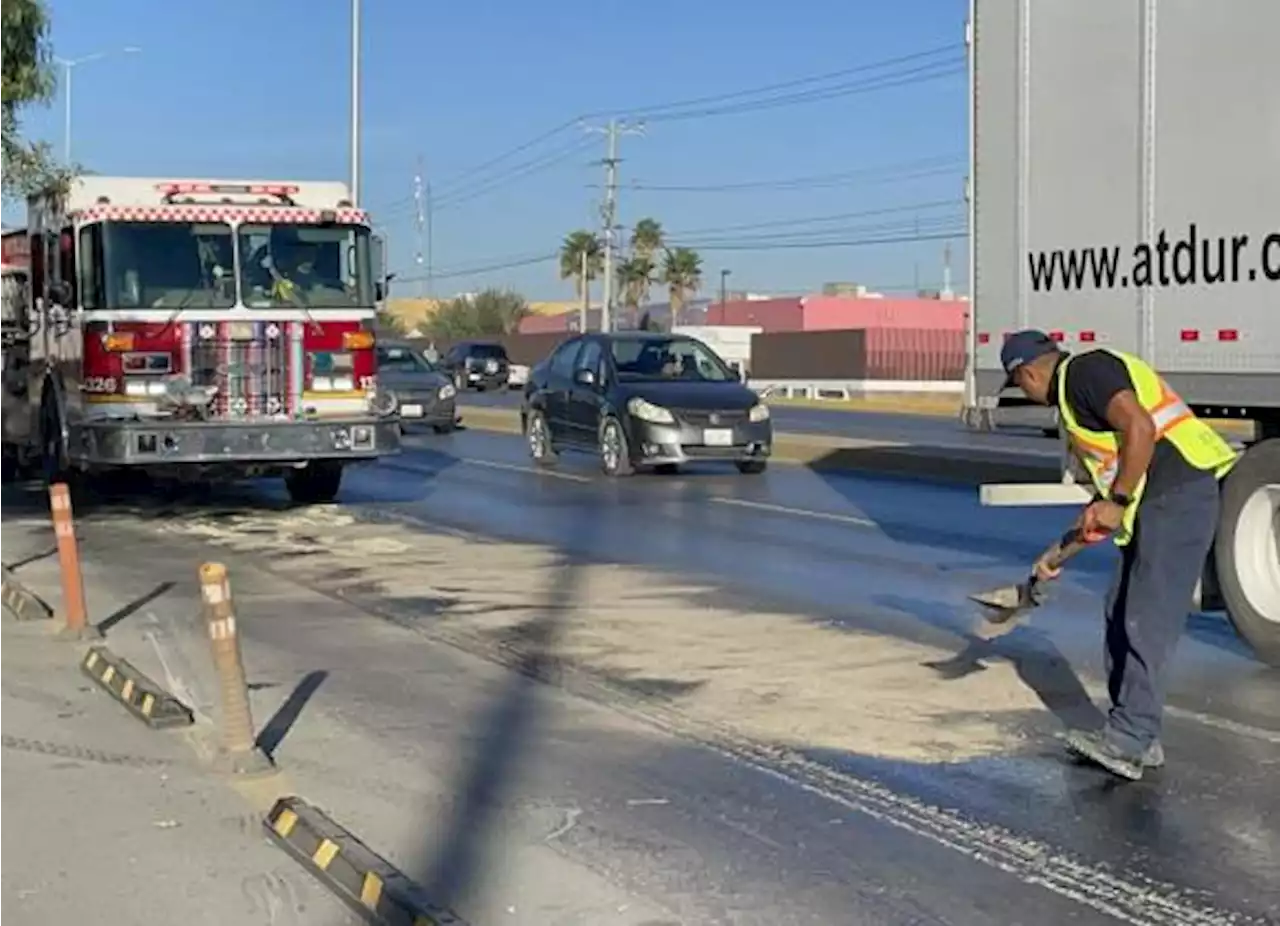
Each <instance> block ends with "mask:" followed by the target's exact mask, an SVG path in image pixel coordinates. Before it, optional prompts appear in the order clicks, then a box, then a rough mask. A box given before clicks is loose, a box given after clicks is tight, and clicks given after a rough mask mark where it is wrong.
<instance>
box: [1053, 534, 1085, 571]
mask: <svg viewBox="0 0 1280 926" xmlns="http://www.w3.org/2000/svg"><path fill="white" fill-rule="evenodd" d="M1087 546H1089V541H1088V540H1087V539H1086V538H1085V534H1084V531H1082V530H1081V529H1080V528H1078V527H1073V528H1071V530H1069V531H1067V532H1066V533H1065V534H1063V535H1062V536H1061V537H1059V538H1058V539H1057V540H1056V541H1055V542H1054V544H1053V546H1051V547H1049V549H1047V550H1045V551H1044V553H1043V554H1042V555H1041V559H1043V560H1044V561H1045V563H1046V564H1047V565H1048V566H1049V568H1050V569H1060V568H1061V567H1062V564H1063V563H1065V562H1066V561H1067V560H1069V559H1071V557H1073V556H1075V555H1076V554H1077V553H1079V552H1080V551H1081V550H1083V549H1084V548H1085V547H1087Z"/></svg>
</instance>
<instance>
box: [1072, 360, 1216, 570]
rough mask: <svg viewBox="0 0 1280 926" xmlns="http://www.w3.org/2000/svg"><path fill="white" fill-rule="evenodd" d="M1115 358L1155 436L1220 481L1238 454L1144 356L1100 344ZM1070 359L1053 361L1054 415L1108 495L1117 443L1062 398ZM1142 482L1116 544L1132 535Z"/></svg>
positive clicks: (1122, 543) (1117, 463) (1144, 483)
mask: <svg viewBox="0 0 1280 926" xmlns="http://www.w3.org/2000/svg"><path fill="white" fill-rule="evenodd" d="M1102 349H1103V350H1106V351H1107V353H1109V354H1112V355H1113V356H1115V357H1117V358H1118V359H1119V360H1120V361H1121V362H1122V363H1124V365H1125V368H1126V369H1127V370H1128V371H1129V378H1130V379H1131V380H1132V381H1133V387H1134V391H1135V393H1136V394H1137V396H1138V402H1139V404H1141V405H1142V407H1143V408H1144V409H1146V410H1147V414H1149V415H1150V416H1151V420H1152V421H1154V422H1155V426H1156V440H1160V439H1162V438H1163V439H1164V440H1167V441H1168V442H1169V443H1170V444H1172V445H1173V446H1174V448H1175V449H1176V450H1177V451H1178V453H1180V454H1181V455H1182V458H1183V459H1184V460H1186V461H1187V463H1188V464H1190V465H1191V466H1193V467H1195V468H1196V469H1199V470H1206V471H1212V472H1213V474H1214V476H1215V477H1216V478H1218V479H1221V478H1222V477H1223V476H1225V475H1226V474H1227V473H1229V472H1230V471H1231V468H1232V467H1233V466H1235V464H1236V460H1237V459H1238V458H1239V455H1238V454H1237V453H1236V451H1235V449H1234V448H1233V447H1232V446H1231V445H1230V444H1228V443H1227V442H1226V441H1225V440H1224V439H1223V437H1222V435H1221V434H1219V433H1218V432H1217V431H1215V430H1214V429H1213V427H1212V426H1210V425H1208V424H1206V423H1205V422H1204V421H1201V420H1200V419H1199V418H1197V417H1196V415H1195V412H1193V411H1192V410H1191V409H1190V407H1188V405H1187V403H1186V402H1184V401H1183V400H1182V397H1181V396H1179V395H1178V394H1177V393H1176V392H1174V391H1173V390H1172V389H1171V388H1169V384H1168V383H1166V382H1165V381H1164V379H1163V378H1162V377H1161V376H1160V374H1159V373H1157V372H1156V371H1155V370H1153V369H1152V368H1151V366H1150V364H1148V363H1147V362H1146V361H1145V360H1142V359H1141V358H1139V357H1135V356H1134V355H1132V354H1127V353H1125V352H1124V351H1118V350H1111V349H1110V348H1102ZM1071 359H1072V358H1071V357H1070V356H1068V357H1065V358H1064V359H1063V361H1062V362H1061V363H1060V364H1058V413H1059V414H1060V415H1061V417H1062V426H1063V427H1064V428H1065V429H1066V432H1067V438H1068V440H1069V441H1070V442H1071V448H1072V450H1073V451H1074V452H1075V454H1076V456H1077V457H1079V459H1080V462H1081V463H1083V464H1084V468H1085V470H1086V471H1088V473H1089V478H1090V479H1092V480H1093V485H1094V488H1096V489H1097V490H1098V492H1099V493H1101V494H1102V495H1109V494H1110V493H1111V484H1112V483H1113V482H1115V478H1116V474H1117V473H1118V472H1119V470H1120V442H1119V440H1118V439H1117V436H1116V434H1115V433H1113V432H1111V431H1090V430H1089V429H1088V428H1085V427H1081V425H1080V422H1079V421H1078V420H1076V415H1075V412H1074V411H1073V410H1072V408H1071V405H1070V403H1068V402H1067V389H1066V383H1067V378H1066V377H1067V367H1068V366H1070V364H1071ZM1146 486H1147V477H1146V475H1145V474H1143V477H1142V479H1141V480H1140V481H1139V482H1138V487H1137V488H1136V489H1135V490H1134V492H1133V495H1132V497H1131V500H1130V504H1129V506H1128V508H1126V509H1125V512H1124V520H1123V522H1122V524H1121V527H1120V530H1118V531H1116V534H1115V542H1116V546H1120V547H1123V546H1125V545H1126V544H1128V543H1129V541H1130V540H1132V539H1133V526H1134V523H1135V521H1136V520H1137V516H1138V505H1139V504H1140V503H1141V501H1142V493H1143V491H1144V490H1145V489H1146Z"/></svg>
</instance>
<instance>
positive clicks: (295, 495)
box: [284, 460, 342, 505]
mask: <svg viewBox="0 0 1280 926" xmlns="http://www.w3.org/2000/svg"><path fill="white" fill-rule="evenodd" d="M284 485H285V488H286V489H288V491H289V498H290V500H291V501H292V502H293V503H294V504H295V505H324V504H327V503H329V502H331V501H333V500H334V499H335V498H337V497H338V489H339V487H340V486H341V485H342V464H341V463H330V462H327V461H323V460H317V461H316V462H314V463H308V464H307V465H306V466H304V467H303V468H302V469H295V470H290V471H289V473H288V475H286V476H285V477H284Z"/></svg>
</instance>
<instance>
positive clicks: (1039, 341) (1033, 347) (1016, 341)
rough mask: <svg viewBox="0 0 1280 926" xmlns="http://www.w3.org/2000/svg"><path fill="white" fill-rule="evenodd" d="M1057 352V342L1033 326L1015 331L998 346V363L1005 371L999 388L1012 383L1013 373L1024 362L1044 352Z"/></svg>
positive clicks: (1004, 387)
mask: <svg viewBox="0 0 1280 926" xmlns="http://www.w3.org/2000/svg"><path fill="white" fill-rule="evenodd" d="M1057 353H1060V351H1059V350H1058V345H1057V343H1056V342H1055V341H1054V340H1053V338H1051V337H1049V336H1048V335H1047V334H1045V333H1044V332H1043V331H1037V330H1035V329H1034V328H1027V329H1025V330H1023V331H1015V332H1014V333H1013V334H1011V335H1009V338H1008V340H1006V341H1005V342H1004V347H1002V348H1000V365H1001V366H1002V367H1004V372H1005V379H1004V385H1003V386H1002V387H1001V389H1008V388H1009V387H1010V386H1012V385H1013V374H1014V373H1016V372H1017V371H1018V367H1020V366H1022V365H1023V364H1024V363H1030V362H1031V361H1033V360H1036V359H1038V358H1040V357H1043V356H1044V355H1045V354H1057Z"/></svg>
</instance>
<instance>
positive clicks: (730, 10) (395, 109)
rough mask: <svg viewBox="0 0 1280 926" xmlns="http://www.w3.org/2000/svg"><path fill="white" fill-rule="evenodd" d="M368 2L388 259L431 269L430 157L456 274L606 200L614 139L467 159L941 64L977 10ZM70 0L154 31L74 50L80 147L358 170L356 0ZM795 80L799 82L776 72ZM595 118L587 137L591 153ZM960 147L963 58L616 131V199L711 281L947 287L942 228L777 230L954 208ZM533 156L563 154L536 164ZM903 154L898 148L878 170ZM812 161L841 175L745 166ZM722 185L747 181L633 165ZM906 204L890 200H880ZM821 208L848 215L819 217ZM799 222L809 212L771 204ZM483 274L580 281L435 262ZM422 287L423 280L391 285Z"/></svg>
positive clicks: (56, 130)
mask: <svg viewBox="0 0 1280 926" xmlns="http://www.w3.org/2000/svg"><path fill="white" fill-rule="evenodd" d="M363 6H364V16H363V32H364V42H363V47H364V109H363V119H364V130H365V131H364V148H363V157H364V164H363V168H364V169H363V191H362V200H363V204H364V205H365V206H366V207H368V208H370V209H372V210H373V211H374V216H375V220H376V221H378V222H379V224H380V225H382V226H383V227H384V228H385V229H386V231H387V233H388V236H389V239H390V241H391V257H392V261H391V262H392V265H393V269H395V270H397V271H399V272H401V273H402V275H405V276H409V275H411V274H414V272H415V268H414V264H413V252H414V223H413V208H412V202H411V200H409V199H408V197H410V194H411V193H412V177H413V173H414V168H415V162H416V160H417V158H418V157H419V156H421V157H422V158H423V161H424V163H425V165H426V174H427V176H428V178H429V179H430V180H431V181H432V187H433V190H434V191H435V192H436V200H437V202H438V203H439V208H438V209H437V210H436V211H435V212H434V215H433V219H434V221H433V225H434V231H435V244H434V248H433V256H434V265H435V268H436V271H437V273H439V274H441V275H443V274H447V273H448V272H449V271H451V270H459V269H461V270H467V269H470V268H474V267H479V266H486V265H490V264H504V263H508V262H510V261H514V260H518V259H521V258H529V257H536V256H538V255H539V254H543V253H550V252H552V251H554V250H555V249H556V247H557V245H558V242H559V240H560V239H561V238H562V237H563V235H564V234H565V233H567V232H568V231H571V230H572V229H574V228H578V227H584V226H587V225H588V224H597V223H598V221H599V220H598V212H597V209H598V202H599V198H600V195H601V190H600V188H599V187H600V184H601V181H602V177H603V168H602V167H601V166H600V165H599V164H598V163H597V162H598V160H599V158H601V157H602V156H603V154H604V140H603V137H602V136H600V135H588V134H585V133H584V132H583V131H582V130H581V129H578V128H576V127H571V128H569V129H567V130H565V131H564V132H561V133H559V134H557V135H555V136H553V137H551V138H548V139H547V140H546V141H545V142H543V143H540V144H539V145H536V146H534V147H531V148H529V149H528V150H527V151H524V152H521V153H520V154H517V155H515V156H513V157H512V158H511V159H509V160H506V161H503V162H501V163H499V164H497V165H494V166H493V167H492V168H491V169H489V170H488V171H486V172H483V173H480V174H468V173H467V172H468V171H470V170H471V169H472V168H474V167H476V166H477V165H480V164H482V163H484V162H485V161H487V160H489V159H491V158H493V157H495V156H497V155H500V154H502V153H504V152H507V151H509V150H510V149H512V148H513V147H516V146H518V145H521V144H522V143H524V142H526V141H529V140H530V139H532V138H535V137H536V136H538V135H540V134H541V133H543V132H545V131H546V130H548V129H550V128H553V127H555V126H557V125H560V124H563V123H565V122H566V121H568V120H571V119H573V118H574V117H575V116H577V115H579V114H582V113H596V114H599V115H597V117H596V118H595V119H593V120H592V121H591V124H600V123H601V122H603V120H604V118H605V115H604V114H607V113H613V112H617V113H620V114H622V113H626V112H627V111H633V110H637V109H641V108H644V107H650V106H655V105H661V104H666V103H670V102H672V101H681V100H688V99H690V98H701V97H707V96H714V95H720V94H729V93H735V92H737V91H742V90H746V89H750V88H755V87H761V86H765V85H770V84H776V83H780V82H785V81H792V80H796V79H800V78H804V77H807V76H809V75H815V74H822V73H826V72H831V71H836V70H840V69H851V68H856V67H859V66H862V65H869V64H875V63H876V62H883V61H886V60H888V59H892V58H896V57H900V56H906V55H911V54H913V53H916V52H921V51H924V50H929V49H941V48H942V47H943V46H948V45H953V46H954V50H953V51H952V52H950V53H948V52H941V51H940V52H939V53H938V55H935V56H934V57H932V58H925V59H913V60H912V61H907V62H904V63H902V64H898V65H893V66H892V67H886V69H882V70H880V71H870V72H865V74H866V76H864V75H863V74H860V73H853V74H850V75H848V76H845V77H842V78H833V79H832V80H830V81H826V82H819V83H815V84H805V85H800V86H799V91H806V90H809V89H812V88H818V89H820V88H822V87H826V86H837V85H839V86H843V87H851V86H853V82H856V81H865V80H867V79H869V78H870V77H874V75H876V74H883V73H890V72H891V73H893V74H905V75H908V76H910V75H911V74H920V75H927V74H928V73H932V72H929V71H927V70H919V71H917V70H912V69H916V68H920V67H922V64H921V62H923V65H924V66H929V65H931V64H934V63H936V64H937V65H938V67H939V68H942V67H944V66H945V64H946V62H947V61H951V60H955V58H956V56H958V55H960V53H961V41H962V37H963V22H964V16H965V8H966V4H965V2H964V0H895V2H892V3H887V2H877V0H844V2H840V0H791V2H788V3H777V2H765V0H698V2H693V3H690V2H679V3H678V2H675V0H653V2H650V3H647V4H642V5H637V4H633V3H628V4H624V3H621V2H616V0H598V2H596V3H594V4H590V5H587V6H583V5H581V4H558V5H555V6H553V5H551V4H547V3H533V2H529V0H476V2H471V3H439V2H427V0H421V2H411V0H364V3H363ZM51 7H52V11H53V16H54V34H53V39H54V44H55V51H56V53H57V54H59V55H62V56H65V57H69V58H77V57H80V56H82V55H86V54H91V53H94V52H99V51H112V50H114V49H120V48H123V47H125V46H129V45H134V46H139V47H140V48H141V52H140V53H138V54H129V55H124V54H121V55H112V56H110V57H107V58H103V59H101V60H98V61H94V62H91V63H89V64H86V65H83V66H81V67H79V68H77V70H76V78H75V93H74V99H73V102H74V105H75V111H74V114H73V116H74V132H73V143H74V158H75V160H77V161H79V162H80V163H83V164H85V165H86V166H88V167H90V168H91V169H93V170H95V171H97V172H98V173H103V174H139V175H159V176H229V177H234V176H252V177H267V178H273V179H274V178H281V179H286V178H295V177H297V178H335V179H339V178H345V177H346V176H347V173H348V156H347V137H348V122H347V120H348V87H349V83H348V81H349V70H348V68H349V53H348V49H349V45H350V32H349V24H350V14H349V4H348V2H347V0H253V2H250V0H219V3H217V4H213V5H208V4H195V3H172V2H169V3H162V2H158V0H111V2H110V3H103V2H101V0H53V2H52V3H51ZM949 55H950V57H949ZM791 92H798V91H796V90H789V91H777V93H791ZM766 96H767V94H766ZM760 98H761V97H760V96H748V97H742V98H735V99H734V100H732V101H731V102H740V101H747V102H749V101H751V100H757V99H760ZM716 105H718V104H708V105H706V106H701V107H698V106H694V107H690V108H689V110H688V111H694V112H696V111H699V110H700V109H701V110H705V109H713V108H715V106H716ZM671 111H672V110H668V112H671ZM25 125H26V128H27V131H28V132H29V133H30V134H32V135H36V136H40V137H43V138H46V139H48V140H50V141H51V142H53V143H54V144H55V145H56V146H59V150H60V145H61V143H62V100H61V98H59V99H58V100H56V101H55V104H54V106H53V107H52V108H51V109H49V110H47V111H32V112H29V113H28V114H27V115H26V117H25ZM578 139H585V140H584V141H582V145H583V147H582V149H581V150H577V149H575V147H574V146H575V141H576V140H578ZM964 151H965V78H964V75H963V73H958V74H951V75H950V76H944V77H941V78H938V79H930V80H920V81H915V79H914V78H910V79H909V80H907V81H906V82H904V85H903V86H898V87H893V88H889V89H881V90H877V91H874V92H859V93H856V94H849V93H841V94H840V95H837V96H835V97H833V98H830V99H826V100H821V101H817V102H808V103H804V104H800V105H787V106H777V107H773V108H764V109H759V108H757V109H750V110H749V111H746V112H740V113H735V114H720V115H704V116H701V117H698V118H686V119H679V120H662V119H657V118H653V119H651V120H649V121H648V123H647V125H646V134H645V135H644V136H643V137H630V136H629V137H625V138H624V139H623V140H622V151H621V154H622V156H623V158H624V160H623V163H622V165H621V167H620V171H621V183H622V190H621V193H620V200H619V220H620V222H621V223H622V224H623V225H629V224H631V223H633V222H634V221H635V220H636V219H637V218H639V217H642V216H646V215H652V216H654V217H656V218H658V219H660V220H661V221H662V222H663V224H664V225H665V226H666V227H667V229H668V230H669V231H670V232H671V233H672V234H673V236H679V237H681V238H683V239H684V240H686V241H688V242H690V243H699V242H701V243H702V244H703V245H704V247H705V249H704V250H703V256H704V266H705V274H706V288H707V289H708V290H714V289H715V288H716V287H717V286H718V276H719V271H720V269H721V268H727V269H729V270H730V271H731V272H732V278H731V280H732V282H731V287H732V288H735V289H738V288H741V289H753V290H760V291H772V292H784V291H792V292H800V291H805V290H808V289H812V288H816V287H818V286H819V285H820V284H821V283H822V282H824V281H828V280H856V281H859V282H864V283H866V284H869V285H872V286H875V287H883V288H888V287H903V286H906V287H909V286H910V285H911V284H912V283H913V282H914V281H915V280H917V279H919V280H920V282H921V284H922V285H925V286H936V285H937V284H938V282H939V280H940V279H941V265H942V260H943V257H942V252H943V247H944V242H943V241H941V240H932V241H919V242H902V243H894V244H877V245H873V246H861V247H804V248H797V247H788V248H783V247H779V246H778V245H780V244H783V243H789V244H791V243H806V242H808V241H811V240H813V239H812V237H811V236H812V235H813V234H814V230H815V229H827V230H829V234H827V235H824V236H820V239H819V240H824V241H825V240H845V241H849V240H854V241H856V240H860V239H865V238H868V237H872V238H876V237H897V238H900V237H912V236H913V235H914V234H916V233H924V232H928V231H929V230H930V229H939V230H949V228H950V227H951V225H949V224H948V221H949V220H947V217H948V216H949V217H952V218H953V219H954V217H956V216H959V215H960V214H961V207H960V206H959V205H958V204H957V205H956V206H953V207H949V206H945V205H937V206H930V207H928V208H921V209H915V208H907V207H914V206H916V204H924V203H937V204H943V203H946V202H947V201H951V200H955V201H956V202H957V203H958V202H959V198H960V197H961V195H962V191H963V174H964V166H963V158H964ZM531 163H534V164H539V165H542V164H546V165H547V166H546V167H545V169H539V170H534V171H529V172H527V173H523V174H519V171H520V169H521V165H528V164H531ZM902 165H918V169H917V168H912V169H908V168H902V169H898V168H901V167H902ZM885 167H889V168H894V169H892V170H889V171H888V172H885V173H878V172H877V171H878V170H879V169H881V168H885ZM517 174H519V175H517ZM831 175H835V176H834V177H832V176H831ZM814 177H819V178H826V179H822V180H803V181H802V182H799V183H781V184H775V185H773V186H772V187H768V186H766V187H761V186H759V185H757V186H754V187H753V186H751V184H755V183H757V181H791V180H794V179H795V178H814ZM490 178H491V179H490ZM490 182H491V183H492V186H491V187H488V188H487V191H486V192H484V193H483V195H476V194H477V193H478V192H480V188H481V185H482V184H486V183H490ZM741 184H747V186H745V187H743V186H741ZM717 185H718V186H721V187H724V186H728V187H730V189H727V190H725V189H721V190H718V191H707V190H689V189H680V190H655V189H640V188H633V187H707V186H713V187H714V186H717ZM734 185H739V186H737V187H736V188H735V187H734ZM451 193H452V195H450V194H451ZM451 199H452V202H451ZM888 209H891V210H895V211H892V212H882V211H881V210H888ZM862 213H869V214H868V215H865V216H860V215H859V214H862ZM850 214H852V216H850ZM827 216H850V217H848V218H844V219H827V220H825V221H821V222H809V221H801V220H808V219H809V218H811V217H827ZM793 220H794V221H793ZM783 222H789V223H792V224H787V225H782V224H766V223H783ZM728 226H750V227H749V228H727V227H728ZM706 229H724V230H715V231H705V230H706ZM712 244H717V245H721V246H723V245H730V246H733V247H730V248H727V249H711V248H710V247H709V245H712ZM743 246H751V248H752V249H750V250H746V249H741V248H742V247H743ZM760 246H763V247H760ZM757 247H759V249H756V248H757ZM964 253H965V252H964V242H963V240H957V241H955V242H954V245H953V265H954V267H955V280H956V283H957V286H958V287H959V288H963V285H964V279H963V278H964V263H965V261H964ZM486 285H509V286H513V287H516V288H518V289H520V290H521V291H523V292H524V293H525V294H526V295H527V296H529V297H530V298H564V297H567V296H568V295H569V294H570V293H571V288H570V287H569V286H568V284H566V283H563V282H560V281H559V280H558V279H557V275H556V268H555V266H554V264H551V263H542V264H529V265H526V266H520V267H511V268H507V269H501V270H494V271H491V272H488V273H485V274H479V275H476V276H461V275H459V276H442V277H441V278H440V279H438V280H437V281H436V284H435V291H436V293H437V294H450V293H453V292H456V291H459V290H471V289H478V288H481V287H483V286H486ZM415 289H416V287H414V286H413V285H412V284H405V285H404V286H402V287H400V288H399V290H398V292H399V294H403V295H410V294H412V292H413V291H415Z"/></svg>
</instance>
